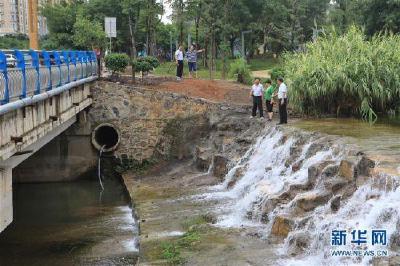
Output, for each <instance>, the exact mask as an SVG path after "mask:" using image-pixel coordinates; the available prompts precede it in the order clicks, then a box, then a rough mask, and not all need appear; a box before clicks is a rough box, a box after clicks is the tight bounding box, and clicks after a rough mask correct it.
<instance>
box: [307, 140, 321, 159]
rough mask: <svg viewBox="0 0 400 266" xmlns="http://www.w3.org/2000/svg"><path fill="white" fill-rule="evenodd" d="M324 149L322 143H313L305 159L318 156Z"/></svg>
mask: <svg viewBox="0 0 400 266" xmlns="http://www.w3.org/2000/svg"><path fill="white" fill-rule="evenodd" d="M323 148H324V145H323V144H322V143H312V144H311V145H310V147H309V148H308V150H307V152H306V155H305V159H308V158H310V157H312V156H314V155H315V154H317V152H319V151H321V150H322V149H323Z"/></svg>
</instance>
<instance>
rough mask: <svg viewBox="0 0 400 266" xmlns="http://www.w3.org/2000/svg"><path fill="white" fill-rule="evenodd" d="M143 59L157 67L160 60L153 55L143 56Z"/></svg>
mask: <svg viewBox="0 0 400 266" xmlns="http://www.w3.org/2000/svg"><path fill="white" fill-rule="evenodd" d="M143 60H144V61H146V62H148V63H149V64H150V65H151V66H152V67H153V68H157V67H158V66H159V65H160V61H158V59H157V58H156V57H153V56H147V57H144V58H143Z"/></svg>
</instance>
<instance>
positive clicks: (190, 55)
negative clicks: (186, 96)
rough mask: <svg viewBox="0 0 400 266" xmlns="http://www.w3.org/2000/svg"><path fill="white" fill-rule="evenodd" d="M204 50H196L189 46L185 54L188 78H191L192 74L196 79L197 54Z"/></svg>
mask: <svg viewBox="0 0 400 266" xmlns="http://www.w3.org/2000/svg"><path fill="white" fill-rule="evenodd" d="M203 51H204V50H203V49H202V50H196V49H195V47H194V45H191V46H190V48H189V50H188V51H187V52H186V58H187V60H188V66H189V78H192V77H193V72H194V73H195V77H196V78H197V54H198V53H201V52H203Z"/></svg>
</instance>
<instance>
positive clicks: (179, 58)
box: [175, 45, 183, 80]
mask: <svg viewBox="0 0 400 266" xmlns="http://www.w3.org/2000/svg"><path fill="white" fill-rule="evenodd" d="M175 61H176V80H181V79H182V75H183V46H182V45H180V46H179V48H178V50H176V52H175Z"/></svg>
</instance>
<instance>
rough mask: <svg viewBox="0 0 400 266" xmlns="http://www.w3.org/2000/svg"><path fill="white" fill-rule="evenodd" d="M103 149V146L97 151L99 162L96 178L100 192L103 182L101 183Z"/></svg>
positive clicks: (102, 188)
mask: <svg viewBox="0 0 400 266" xmlns="http://www.w3.org/2000/svg"><path fill="white" fill-rule="evenodd" d="M105 147H106V145H103V147H101V149H100V151H99V161H98V164H97V177H98V178H99V183H100V186H101V191H103V190H104V186H103V182H102V181H101V155H102V154H103V151H104V149H105Z"/></svg>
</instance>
